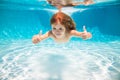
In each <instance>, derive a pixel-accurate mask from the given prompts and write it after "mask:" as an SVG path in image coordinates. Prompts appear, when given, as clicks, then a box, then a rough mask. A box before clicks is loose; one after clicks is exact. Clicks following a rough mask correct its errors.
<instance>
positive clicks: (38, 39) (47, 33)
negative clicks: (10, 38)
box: [32, 31, 51, 44]
mask: <svg viewBox="0 0 120 80" xmlns="http://www.w3.org/2000/svg"><path fill="white" fill-rule="evenodd" d="M50 34H51V33H50V31H48V32H46V33H45V34H43V35H40V34H37V35H34V36H33V38H32V42H33V43H34V44H37V43H38V42H40V41H42V40H44V39H46V38H49V37H50Z"/></svg>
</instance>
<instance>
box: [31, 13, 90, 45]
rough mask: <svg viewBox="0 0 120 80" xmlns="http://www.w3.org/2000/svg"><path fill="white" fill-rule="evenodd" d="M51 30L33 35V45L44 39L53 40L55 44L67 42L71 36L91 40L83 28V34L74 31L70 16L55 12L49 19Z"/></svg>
mask: <svg viewBox="0 0 120 80" xmlns="http://www.w3.org/2000/svg"><path fill="white" fill-rule="evenodd" d="M51 26H52V30H50V31H48V32H47V33H45V34H43V35H39V34H37V35H35V36H33V38H32V41H33V43H34V44H36V43H38V42H40V41H42V40H44V39H46V38H49V37H51V38H53V39H54V40H55V41H56V42H67V41H69V39H70V38H71V37H72V36H78V37H81V38H83V39H88V38H91V37H92V35H91V33H89V32H87V31H86V29H85V27H84V31H83V32H78V31H76V28H75V23H74V21H73V20H72V19H71V18H70V16H68V15H66V14H64V13H62V12H57V13H56V14H54V15H53V16H52V18H51Z"/></svg>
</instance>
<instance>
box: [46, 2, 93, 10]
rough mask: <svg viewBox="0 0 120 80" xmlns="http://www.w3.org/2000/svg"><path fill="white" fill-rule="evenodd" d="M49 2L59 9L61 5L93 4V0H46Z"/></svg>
mask: <svg viewBox="0 0 120 80" xmlns="http://www.w3.org/2000/svg"><path fill="white" fill-rule="evenodd" d="M47 1H48V3H49V4H51V5H53V6H56V7H57V8H58V9H59V11H61V8H62V7H67V6H77V5H80V4H83V5H89V4H93V3H94V1H93V0H84V1H83V2H74V0H47Z"/></svg>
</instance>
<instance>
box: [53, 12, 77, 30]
mask: <svg viewBox="0 0 120 80" xmlns="http://www.w3.org/2000/svg"><path fill="white" fill-rule="evenodd" d="M58 22H60V24H62V25H63V26H64V27H65V29H66V31H67V32H70V31H71V30H76V27H75V23H74V21H73V20H72V18H71V17H70V16H68V15H67V14H65V13H63V12H57V13H56V14H54V15H53V16H52V18H51V24H56V23H58Z"/></svg>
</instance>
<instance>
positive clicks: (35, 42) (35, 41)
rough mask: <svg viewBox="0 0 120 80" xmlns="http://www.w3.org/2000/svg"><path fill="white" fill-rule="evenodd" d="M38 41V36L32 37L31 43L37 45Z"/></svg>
mask: <svg viewBox="0 0 120 80" xmlns="http://www.w3.org/2000/svg"><path fill="white" fill-rule="evenodd" d="M40 41H41V39H40V36H39V35H35V36H33V38H32V42H33V43H34V44H37V43H38V42H40Z"/></svg>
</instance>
